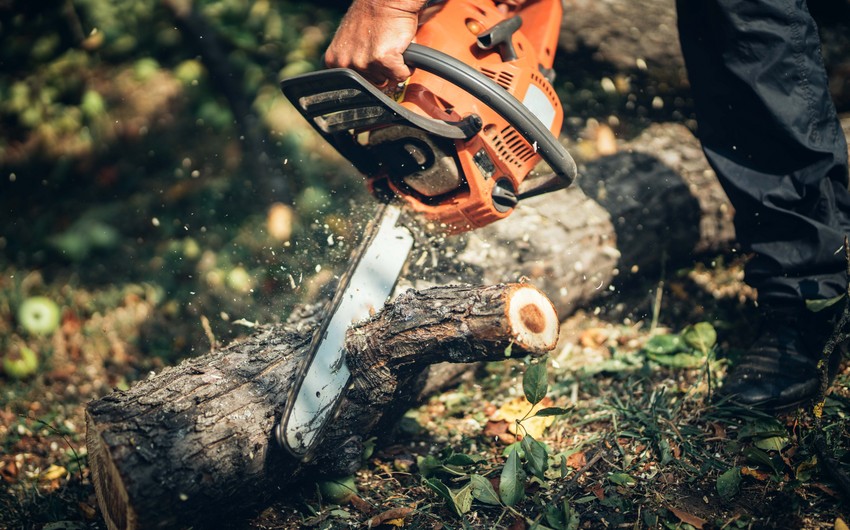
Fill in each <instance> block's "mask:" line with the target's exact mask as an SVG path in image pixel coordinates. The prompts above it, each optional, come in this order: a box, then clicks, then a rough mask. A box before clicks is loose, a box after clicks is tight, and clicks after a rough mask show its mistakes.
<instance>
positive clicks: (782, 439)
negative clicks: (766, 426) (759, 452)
mask: <svg viewBox="0 0 850 530" xmlns="http://www.w3.org/2000/svg"><path fill="white" fill-rule="evenodd" d="M788 441H789V440H788V438H787V437H786V436H771V437H769V438H761V439H759V440H756V441H755V442H753V445H755V446H756V447H758V448H759V449H763V450H765V451H781V450H783V449H785V447H786V446H787V445H788Z"/></svg>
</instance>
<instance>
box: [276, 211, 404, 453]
mask: <svg viewBox="0 0 850 530" xmlns="http://www.w3.org/2000/svg"><path fill="white" fill-rule="evenodd" d="M401 218H402V215H401V209H400V208H399V207H398V206H397V205H395V204H383V205H381V207H380V210H379V212H378V215H377V217H376V218H375V219H374V220H373V221H372V222H371V223H370V225H369V226H368V227H367V229H366V237H365V238H364V240H363V242H362V243H361V244H360V246H359V247H358V250H357V252H356V253H355V255H354V256H353V258H352V262H351V264H350V265H349V269H348V270H347V271H346V272H345V274H343V276H342V277H341V278H340V283H339V286H338V288H337V291H336V295H335V296H334V298H333V300H332V301H331V304H330V307H329V308H328V311H327V315H328V316H326V317H325V318H324V319H323V322H322V325H321V326H320V327H319V328H318V330H317V331H316V333H315V334H314V336H313V340H312V342H311V344H310V349H309V351H308V353H307V358H306V359H305V360H304V363H303V364H302V368H301V370H300V372H299V374H298V377H297V378H296V381H297V384H296V385H295V386H294V387H293V390H292V393H291V394H290V398H289V399H288V400H287V403H286V412H285V413H284V415H283V418H284V420H283V421H282V422H281V423H280V424H278V427H277V432H276V435H277V439H278V442H280V444H281V445H282V446H283V447H285V448H286V449H287V450H288V451H289V452H290V453H291V454H292V455H293V456H295V457H298V458H301V459H309V458H310V456H311V452H312V450H313V449H314V448H315V445H316V443H317V442H318V440H319V438H320V436H319V435H320V434H321V432H322V430H323V428H324V426H325V425H327V424H328V422H330V421H331V420H332V419H333V416H334V414H335V413H336V409H337V406H338V405H339V403H340V402H341V401H342V400H341V397H342V394H343V392H344V391H345V389H346V387H347V386H348V381H349V379H350V376H351V373H350V371H349V369H348V365H347V364H346V360H345V355H346V351H345V333H346V331H347V330H348V328H349V327H350V326H351V324H353V323H355V322H359V321H361V320H365V319H367V318H369V317H370V316H371V315H372V314H373V313H374V312H375V311H378V310H380V309H381V308H382V307H383V306H384V303H385V302H386V300H387V298H389V296H390V294H392V291H393V288H394V287H395V285H396V281H397V280H398V277H399V275H400V274H401V270H402V268H403V267H404V264H405V262H406V261H407V257H408V255H409V254H410V251H411V249H412V248H413V241H414V237H413V234H412V232H411V230H410V229H408V228H407V227H406V226H404V224H402V222H401Z"/></svg>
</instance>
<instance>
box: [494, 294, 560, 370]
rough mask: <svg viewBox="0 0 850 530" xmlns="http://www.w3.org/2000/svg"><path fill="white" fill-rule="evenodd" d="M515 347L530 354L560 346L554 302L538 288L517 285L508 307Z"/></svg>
mask: <svg viewBox="0 0 850 530" xmlns="http://www.w3.org/2000/svg"><path fill="white" fill-rule="evenodd" d="M506 316H507V322H508V325H509V326H510V329H511V330H512V332H513V336H514V339H513V340H514V344H516V345H517V346H519V347H521V348H522V349H524V350H526V351H528V352H530V353H544V352H547V351H550V350H552V349H553V348H555V345H556V344H557V343H558V334H559V332H560V322H559V320H558V314H557V312H556V311H555V307H554V306H553V305H552V302H551V301H550V300H549V299H548V298H547V297H546V295H544V294H543V293H542V292H540V291H539V290H538V289H537V288H535V287H532V286H530V285H518V286H516V288H515V289H513V290H512V291H511V292H510V294H509V296H508V300H507V303H506Z"/></svg>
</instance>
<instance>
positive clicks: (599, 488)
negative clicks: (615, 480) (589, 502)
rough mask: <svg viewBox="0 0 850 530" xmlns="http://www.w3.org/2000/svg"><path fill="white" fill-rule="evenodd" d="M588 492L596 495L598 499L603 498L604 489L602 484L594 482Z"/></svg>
mask: <svg viewBox="0 0 850 530" xmlns="http://www.w3.org/2000/svg"><path fill="white" fill-rule="evenodd" d="M590 492H591V493H593V494H594V495H596V498H597V499H599V500H600V501H604V500H605V490H603V489H602V484H594V485H593V487H592V488H590Z"/></svg>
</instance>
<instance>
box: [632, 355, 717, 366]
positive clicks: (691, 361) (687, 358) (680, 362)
mask: <svg viewBox="0 0 850 530" xmlns="http://www.w3.org/2000/svg"><path fill="white" fill-rule="evenodd" d="M646 356H647V358H649V359H651V360H653V361H655V362H657V363H658V364H660V365H663V366H669V367H670V368H698V367H700V366H702V365H703V363H705V357H704V356H702V355H694V354H692V353H677V354H675V355H655V354H654V353H647V354H646Z"/></svg>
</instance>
